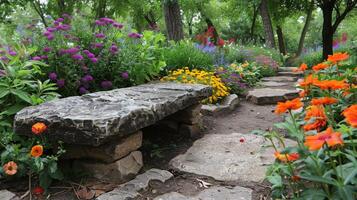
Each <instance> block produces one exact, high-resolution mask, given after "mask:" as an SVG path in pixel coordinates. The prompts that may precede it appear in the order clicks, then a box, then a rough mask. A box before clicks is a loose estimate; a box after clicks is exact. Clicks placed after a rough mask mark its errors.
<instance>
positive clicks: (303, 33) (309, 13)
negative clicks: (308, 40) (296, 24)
mask: <svg viewBox="0 0 357 200" xmlns="http://www.w3.org/2000/svg"><path fill="white" fill-rule="evenodd" d="M313 8H314V1H311V5H310V7H309V8H308V10H307V15H306V20H305V25H304V28H303V29H302V31H301V35H300V40H299V46H298V49H297V51H296V57H298V56H300V55H301V53H302V49H303V48H304V42H305V36H306V33H307V31H308V29H309V26H310V22H311V19H312V11H313Z"/></svg>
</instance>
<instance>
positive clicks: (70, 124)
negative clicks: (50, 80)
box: [15, 83, 212, 146]
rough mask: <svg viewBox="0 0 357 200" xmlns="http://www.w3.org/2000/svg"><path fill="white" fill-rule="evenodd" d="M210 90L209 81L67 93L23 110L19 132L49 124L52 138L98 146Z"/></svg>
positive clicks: (19, 115)
mask: <svg viewBox="0 0 357 200" xmlns="http://www.w3.org/2000/svg"><path fill="white" fill-rule="evenodd" d="M211 91H212V90H211V88H210V87H208V86H205V85H198V84H197V85H190V84H178V83H158V84H145V85H140V86H136V87H129V88H121V89H116V90H111V91H103V92H96V93H91V94H86V95H83V96H74V97H67V98H63V99H58V100H54V101H50V102H47V103H43V104H41V105H38V106H32V107H27V108H25V109H23V110H21V111H20V112H18V113H17V114H16V116H15V132H17V133H19V134H29V135H30V134H31V126H32V125H33V124H34V123H36V122H44V123H46V124H47V125H48V132H49V133H51V137H50V139H51V140H54V141H57V140H61V141H63V142H64V143H67V144H83V145H91V146H99V145H101V144H104V143H106V142H108V141H111V140H112V139H113V138H121V137H124V136H127V135H129V134H131V133H135V132H137V131H138V130H140V129H142V128H144V127H147V126H149V125H152V124H154V123H155V122H157V121H159V120H161V119H163V118H165V117H167V116H169V115H171V114H174V113H175V112H177V111H180V110H183V109H185V108H187V107H189V106H191V105H194V104H197V103H198V102H200V101H201V100H203V99H205V98H207V97H208V96H210V94H211Z"/></svg>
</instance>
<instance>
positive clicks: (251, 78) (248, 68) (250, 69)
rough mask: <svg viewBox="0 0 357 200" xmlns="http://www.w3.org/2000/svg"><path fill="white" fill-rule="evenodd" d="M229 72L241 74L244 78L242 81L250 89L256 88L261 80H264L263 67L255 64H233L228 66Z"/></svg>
mask: <svg viewBox="0 0 357 200" xmlns="http://www.w3.org/2000/svg"><path fill="white" fill-rule="evenodd" d="M228 70H229V71H232V72H235V73H237V74H239V75H240V76H241V77H242V81H243V82H244V83H246V84H247V86H248V87H253V86H255V85H256V84H257V82H259V80H260V78H262V75H261V74H260V71H261V67H260V66H257V65H255V63H248V62H245V63H243V64H241V63H239V64H236V63H233V64H231V65H230V66H228Z"/></svg>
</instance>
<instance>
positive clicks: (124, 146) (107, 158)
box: [64, 131, 143, 163]
mask: <svg viewBox="0 0 357 200" xmlns="http://www.w3.org/2000/svg"><path fill="white" fill-rule="evenodd" d="M142 142H143V133H142V132H141V131H138V132H137V133H135V134H132V135H129V136H128V137H126V138H122V139H117V141H112V142H109V143H107V144H104V145H101V146H99V147H92V146H87V145H85V146H84V145H67V146H66V147H65V149H66V154H65V155H64V159H83V158H88V159H93V160H99V161H103V162H106V163H112V162H114V161H117V160H119V159H121V158H123V157H125V156H127V155H128V154H130V153H131V152H133V151H135V150H137V149H139V148H140V147H141V145H142Z"/></svg>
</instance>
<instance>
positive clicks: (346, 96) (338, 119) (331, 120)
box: [265, 53, 357, 200]
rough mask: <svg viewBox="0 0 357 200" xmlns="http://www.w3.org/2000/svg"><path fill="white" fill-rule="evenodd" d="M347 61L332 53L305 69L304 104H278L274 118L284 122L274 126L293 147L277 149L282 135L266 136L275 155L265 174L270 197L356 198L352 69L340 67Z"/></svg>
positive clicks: (343, 55)
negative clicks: (292, 142)
mask: <svg viewBox="0 0 357 200" xmlns="http://www.w3.org/2000/svg"><path fill="white" fill-rule="evenodd" d="M347 58H348V54H347V53H337V54H334V55H333V56H332V57H330V58H329V59H328V61H327V62H325V63H323V64H320V65H319V67H315V69H314V70H313V71H312V70H308V71H307V73H306V74H309V75H307V76H306V77H305V80H303V81H302V82H300V83H299V85H300V88H301V89H302V93H301V97H302V98H303V99H302V100H300V98H297V99H294V100H292V101H287V102H279V103H278V105H277V108H276V110H275V113H277V114H283V113H285V112H287V113H288V117H287V118H286V120H285V122H282V123H278V124H276V125H275V126H276V127H277V128H282V129H285V130H286V131H287V132H288V134H289V136H290V137H291V138H293V139H295V140H296V141H297V144H296V145H293V146H289V147H285V146H284V149H280V150H279V149H276V148H275V146H274V142H273V140H276V141H279V142H282V141H283V139H282V138H281V136H280V135H279V134H278V133H276V132H269V133H266V134H265V137H266V138H267V139H268V140H270V141H271V142H272V144H273V146H274V148H275V151H276V152H275V157H276V162H275V163H274V164H273V165H272V166H271V167H270V168H269V170H268V173H267V179H268V181H270V182H271V183H272V184H273V186H272V190H273V191H272V195H273V198H287V199H348V200H350V199H351V200H352V199H356V198H357V193H356V187H355V186H356V184H357V177H356V167H357V159H356V158H357V151H356V144H357V143H356V141H357V140H356V139H357V137H356V136H357V135H356V133H357V132H356V130H357V129H356V128H357V123H356V118H357V104H356V100H357V90H356V88H355V83H356V82H355V81H356V80H355V77H356V70H354V69H348V68H347V69H346V68H344V67H340V66H343V62H341V61H344V60H346V59H347ZM337 66H338V67H337ZM300 69H301V70H302V71H304V70H306V69H304V68H300ZM300 108H302V111H301V112H293V110H298V109H300ZM276 141H275V142H276Z"/></svg>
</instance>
